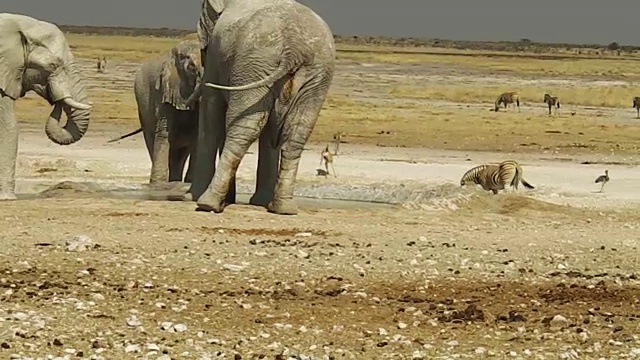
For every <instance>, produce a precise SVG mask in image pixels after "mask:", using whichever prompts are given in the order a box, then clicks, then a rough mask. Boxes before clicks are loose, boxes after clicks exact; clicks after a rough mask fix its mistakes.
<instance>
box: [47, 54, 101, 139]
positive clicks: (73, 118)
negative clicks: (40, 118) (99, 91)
mask: <svg viewBox="0 0 640 360" xmlns="http://www.w3.org/2000/svg"><path fill="white" fill-rule="evenodd" d="M49 90H50V95H51V101H52V102H53V103H54V105H53V110H51V114H50V115H49V119H48V120H47V124H46V126H45V133H46V134H47V137H48V138H49V139H50V140H51V141H53V142H55V143H56V144H59V145H69V144H73V143H75V142H76V141H78V140H80V139H81V138H82V137H83V136H84V134H85V133H86V132H87V129H88V128H89V120H90V118H91V110H90V109H91V105H88V103H89V101H88V97H87V89H86V87H85V83H84V81H83V80H82V78H81V76H80V72H79V70H78V68H77V67H76V65H75V64H74V63H70V64H69V65H68V66H67V68H66V71H63V72H61V73H59V74H54V75H52V76H50V78H49ZM62 110H64V112H65V114H66V115H67V123H66V124H65V125H64V126H61V125H60V118H61V115H62Z"/></svg>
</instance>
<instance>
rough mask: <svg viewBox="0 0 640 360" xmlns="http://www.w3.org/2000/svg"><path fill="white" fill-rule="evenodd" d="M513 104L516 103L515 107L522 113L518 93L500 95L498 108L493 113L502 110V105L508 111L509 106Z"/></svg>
mask: <svg viewBox="0 0 640 360" xmlns="http://www.w3.org/2000/svg"><path fill="white" fill-rule="evenodd" d="M513 103H515V105H516V106H517V107H518V111H520V96H519V95H518V92H517V91H510V92H506V93H502V94H500V96H498V99H496V103H495V105H496V107H495V108H494V110H493V111H498V110H500V104H504V108H505V109H507V104H513Z"/></svg>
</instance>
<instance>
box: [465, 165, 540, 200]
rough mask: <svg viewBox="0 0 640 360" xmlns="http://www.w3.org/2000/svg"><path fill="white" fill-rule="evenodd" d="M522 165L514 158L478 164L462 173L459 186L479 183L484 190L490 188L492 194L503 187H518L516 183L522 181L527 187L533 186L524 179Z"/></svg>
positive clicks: (532, 187)
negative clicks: (494, 162)
mask: <svg viewBox="0 0 640 360" xmlns="http://www.w3.org/2000/svg"><path fill="white" fill-rule="evenodd" d="M522 176H523V171H522V167H521V166H520V164H518V162H517V161H515V160H505V161H503V162H501V163H499V164H484V165H478V166H476V167H474V168H472V169H470V170H469V171H467V172H466V173H464V175H462V179H460V186H465V185H467V184H479V185H481V186H482V188H483V189H484V190H487V191H489V190H491V191H492V192H493V193H494V194H497V193H498V190H504V189H505V187H507V186H509V187H513V188H514V189H515V190H517V189H518V184H519V183H522V185H524V187H526V188H528V189H534V186H533V185H531V184H529V183H528V182H527V181H526V180H524V178H523V177H522Z"/></svg>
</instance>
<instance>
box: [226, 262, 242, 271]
mask: <svg viewBox="0 0 640 360" xmlns="http://www.w3.org/2000/svg"><path fill="white" fill-rule="evenodd" d="M222 268H223V269H225V270H229V271H233V272H238V271H242V270H244V266H242V265H234V264H224V265H222Z"/></svg>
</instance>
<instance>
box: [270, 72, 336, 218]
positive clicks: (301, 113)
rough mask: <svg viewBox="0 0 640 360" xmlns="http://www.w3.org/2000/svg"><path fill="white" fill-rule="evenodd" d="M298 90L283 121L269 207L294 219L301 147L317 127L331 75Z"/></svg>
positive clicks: (273, 211)
mask: <svg viewBox="0 0 640 360" xmlns="http://www.w3.org/2000/svg"><path fill="white" fill-rule="evenodd" d="M301 82H302V83H306V84H305V86H303V87H302V88H301V89H300V90H298V92H297V94H296V95H295V98H294V99H293V101H292V102H291V104H292V105H291V107H290V108H289V109H288V111H287V112H286V113H285V115H284V118H283V120H282V121H283V122H284V123H283V133H282V136H283V139H282V151H281V157H280V169H279V171H278V180H277V182H276V187H275V191H274V195H273V200H272V201H271V203H269V206H268V209H269V212H272V213H276V214H280V215H295V214H297V213H298V205H297V204H296V202H295V200H294V199H293V192H294V186H295V181H296V176H297V173H298V166H299V165H300V157H301V156H302V151H303V150H304V145H305V144H306V143H307V141H308V140H309V137H310V136H311V132H312V131H313V128H314V127H315V125H316V121H317V120H318V115H319V114H320V110H321V108H322V104H323V102H324V99H325V98H326V96H327V93H328V92H329V84H330V82H331V75H329V74H326V73H319V74H317V75H316V76H315V77H314V78H312V79H309V80H308V81H301Z"/></svg>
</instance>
